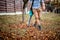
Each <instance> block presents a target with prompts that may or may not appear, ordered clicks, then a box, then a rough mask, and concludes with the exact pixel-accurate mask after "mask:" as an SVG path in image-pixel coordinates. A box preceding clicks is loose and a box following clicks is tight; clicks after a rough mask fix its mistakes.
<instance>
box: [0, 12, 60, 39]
mask: <svg viewBox="0 0 60 40" xmlns="http://www.w3.org/2000/svg"><path fill="white" fill-rule="evenodd" d="M28 18H29V15H28V14H25V23H22V24H21V20H22V15H14V16H5V15H4V16H0V31H1V32H2V34H1V32H0V36H2V37H3V38H4V39H5V40H8V39H9V40H19V38H20V39H22V40H36V39H37V40H39V39H40V40H47V39H50V40H53V39H54V40H59V37H60V34H58V33H60V14H55V13H47V14H41V20H40V22H41V26H42V30H41V31H38V30H37V29H36V28H34V27H32V26H31V27H27V25H26V23H27V21H28ZM34 20H35V17H34V16H33V17H32V20H31V24H32V23H33V22H34ZM56 32H57V33H56ZM57 34H58V35H57ZM17 35H18V36H17ZM47 37H48V38H47ZM56 37H57V38H56ZM17 38H18V39H17ZM43 38H44V39H43ZM46 38H47V39H46Z"/></svg>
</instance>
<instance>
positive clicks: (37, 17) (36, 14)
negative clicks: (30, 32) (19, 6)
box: [33, 9, 41, 30]
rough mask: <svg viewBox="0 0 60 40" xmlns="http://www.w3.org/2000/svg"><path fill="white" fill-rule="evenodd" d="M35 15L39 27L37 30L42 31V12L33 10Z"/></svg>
mask: <svg viewBox="0 0 60 40" xmlns="http://www.w3.org/2000/svg"><path fill="white" fill-rule="evenodd" d="M33 12H34V15H35V23H36V25H37V28H38V29H39V30H40V29H41V27H40V10H37V9H33Z"/></svg>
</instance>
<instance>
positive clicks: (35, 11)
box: [33, 9, 39, 18]
mask: <svg viewBox="0 0 60 40" xmlns="http://www.w3.org/2000/svg"><path fill="white" fill-rule="evenodd" d="M33 13H34V16H35V18H39V10H37V9H33Z"/></svg>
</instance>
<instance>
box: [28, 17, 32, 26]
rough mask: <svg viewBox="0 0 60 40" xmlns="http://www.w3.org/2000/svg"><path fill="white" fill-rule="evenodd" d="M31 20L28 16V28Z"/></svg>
mask: <svg viewBox="0 0 60 40" xmlns="http://www.w3.org/2000/svg"><path fill="white" fill-rule="evenodd" d="M31 18H32V16H29V19H28V23H27V25H28V26H30V21H31Z"/></svg>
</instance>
